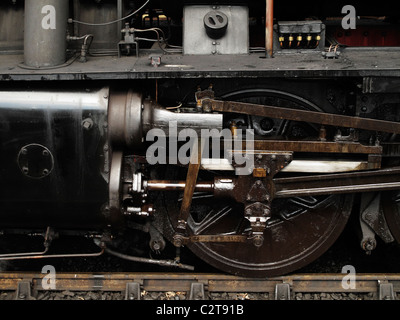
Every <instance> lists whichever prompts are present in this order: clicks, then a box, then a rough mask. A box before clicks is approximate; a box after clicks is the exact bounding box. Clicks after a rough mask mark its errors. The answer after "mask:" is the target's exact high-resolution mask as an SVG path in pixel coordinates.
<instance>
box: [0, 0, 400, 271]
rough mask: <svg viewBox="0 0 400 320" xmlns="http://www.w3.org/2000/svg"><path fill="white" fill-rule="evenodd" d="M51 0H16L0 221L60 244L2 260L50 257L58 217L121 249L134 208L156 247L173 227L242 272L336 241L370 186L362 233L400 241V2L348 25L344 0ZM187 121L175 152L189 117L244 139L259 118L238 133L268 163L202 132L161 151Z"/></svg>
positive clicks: (2, 131)
mask: <svg viewBox="0 0 400 320" xmlns="http://www.w3.org/2000/svg"><path fill="white" fill-rule="evenodd" d="M38 2H39V1H36V2H35V4H33V2H32V1H30V0H25V1H19V0H16V1H8V2H6V3H3V4H1V5H0V19H1V20H0V27H1V28H0V75H1V77H0V80H1V83H0V85H1V91H0V137H1V138H0V139H1V140H0V141H1V148H2V156H1V160H0V163H1V168H2V171H1V172H2V173H1V175H2V178H1V179H0V180H1V182H0V185H1V190H2V196H1V199H0V202H1V204H2V205H1V214H0V228H1V229H2V230H3V233H4V234H13V233H24V234H31V233H33V232H39V230H40V232H42V233H43V236H44V238H45V251H44V252H43V253H41V254H40V255H38V254H37V253H36V252H31V253H29V252H28V253H26V254H21V253H12V252H10V253H4V254H2V255H1V256H0V259H1V260H13V259H29V258H32V257H38V256H39V257H46V256H48V255H46V254H45V253H46V252H47V249H48V247H49V245H50V243H51V241H52V239H53V238H54V237H55V234H58V233H60V234H70V233H72V234H75V235H86V236H90V237H93V238H95V241H96V244H98V245H99V246H100V247H101V250H102V251H101V253H102V252H103V251H106V252H109V253H114V254H115V252H114V250H113V249H110V248H108V247H107V246H108V245H109V244H112V243H113V239H114V238H115V237H117V236H118V235H119V234H120V233H123V229H124V228H126V227H127V226H129V225H135V227H134V228H139V229H142V230H143V229H145V230H146V231H147V232H148V233H149V234H150V242H149V244H150V245H149V247H150V248H151V250H153V251H157V252H158V251H160V250H162V249H163V248H164V247H165V239H164V238H166V239H167V240H169V241H170V242H171V243H172V244H173V245H174V246H175V247H176V248H177V249H180V248H181V247H182V246H188V247H189V248H190V249H191V250H192V251H193V252H194V253H195V254H196V255H198V256H199V257H201V258H203V259H204V260H205V261H207V262H208V263H210V264H212V265H214V266H216V267H218V268H220V269H221V270H223V271H225V272H229V273H234V274H239V275H244V276H251V277H259V276H262V277H264V276H272V275H278V274H283V273H288V272H291V271H294V270H296V269H298V268H300V267H301V266H304V265H306V264H307V263H309V262H311V261H313V260H314V259H315V258H316V257H318V256H319V255H321V254H322V253H323V252H325V251H326V249H327V248H329V247H330V246H331V245H332V243H333V242H334V241H335V240H336V239H337V237H338V236H339V235H340V233H341V232H342V230H343V228H344V226H345V225H346V223H347V220H348V218H349V216H350V213H351V212H352V210H354V206H353V202H354V199H358V201H359V203H360V204H359V207H358V212H356V213H355V214H356V215H358V216H359V218H358V219H359V228H360V230H361V238H360V245H361V248H362V249H363V250H365V251H366V252H371V251H372V250H373V249H374V248H375V247H376V236H379V237H380V238H381V239H382V240H383V241H384V242H387V243H389V242H393V241H400V219H399V211H398V210H399V208H398V200H397V199H398V190H399V188H400V182H399V173H400V169H399V167H398V159H399V157H400V153H399V150H400V149H399V146H400V141H399V139H398V134H399V133H400V125H399V118H400V113H399V111H398V103H399V102H400V51H399V46H400V43H398V42H399V39H400V32H399V30H398V23H399V17H398V16H397V15H396V14H395V13H394V12H395V11H393V10H390V9H391V6H390V5H389V4H386V3H384V4H382V6H381V7H380V8H379V10H378V11H376V12H374V14H373V16H371V15H372V14H370V12H371V8H370V7H368V4H366V3H365V2H364V3H363V4H358V5H355V6H354V8H356V9H357V12H358V13H359V14H360V15H362V16H361V17H359V18H358V20H357V24H358V27H359V29H360V30H362V31H363V33H361V34H359V33H357V32H358V30H357V28H356V29H354V30H353V29H344V27H343V26H344V25H343V24H342V20H343V18H344V15H343V13H342V11H341V9H342V8H343V7H344V3H341V2H338V3H336V4H335V5H332V4H331V5H326V7H325V6H323V5H321V4H318V3H316V2H315V1H311V2H312V4H313V5H314V7H313V9H310V7H309V9H307V8H305V7H302V8H301V10H299V8H296V7H295V6H294V7H291V8H290V9H288V10H286V9H285V7H284V6H283V4H282V3H279V2H277V1H275V3H274V1H272V0H267V1H265V2H263V1H248V2H243V1H226V2H223V3H220V2H218V3H214V2H213V1H205V2H204V1H173V3H172V2H171V4H169V5H165V4H163V3H162V2H157V1H137V2H133V3H132V2H129V1H122V0H118V1H105V0H104V1H89V0H75V1H67V0H64V1H59V2H57V1H56V2H54V1H51V0H47V1H44V0H43V1H42V0H40V3H38ZM46 6H50V9H49V8H48V7H46ZM58 6H60V7H58ZM24 8H25V10H24ZM38 8H39V9H40V10H39V9H38ZM51 8H54V10H55V11H54V12H57V18H56V20H55V21H54V25H52V19H53V17H52V9H51ZM67 8H68V9H67ZM260 8H262V10H260ZM44 9H46V10H44ZM375 9H376V8H374V10H375ZM43 10H44V11H43ZM372 11H373V10H372ZM24 12H25V35H24V34H21V29H20V28H17V27H16V24H17V23H18V21H19V22H21V19H23V13H24ZM360 12H361V13H360ZM350 14H351V13H350ZM203 16H204V17H203ZM382 16H383V17H382ZM126 17H128V18H126ZM197 17H200V18H201V19H200V18H199V19H198V20H196V19H197ZM160 19H161V22H160ZM85 21H86V22H85ZM103 21H106V22H104V23H103ZM189 21H190V23H189ZM111 22H113V23H111ZM43 23H45V28H43ZM46 23H48V25H46ZM203 23H204V28H203ZM154 24H156V26H154ZM36 25H37V26H38V27H37V28H35V27H34V26H36ZM12 26H14V27H12ZM31 26H32V27H31ZM40 26H41V27H40ZM199 26H200V27H199ZM243 30H245V31H247V32H243ZM376 30H378V31H379V32H377V33H374V31H376ZM52 31H54V32H52ZM55 31H57V33H55ZM59 32H61V36H60V33H59ZM64 33H65V37H63V36H62V35H63V34H64ZM50 34H51V35H50ZM182 34H183V35H182ZM167 35H168V37H167ZM188 35H189V39H191V38H193V39H191V40H193V41H190V44H188V43H185V39H188ZM149 37H150V38H149ZM23 39H24V48H23V46H22V41H23ZM195 40H197V41H195ZM340 40H342V41H343V43H340ZM186 42H189V41H188V40H186ZM148 43H150V44H151V45H148ZM360 43H361V44H360ZM38 44H40V45H38ZM192 46H195V47H192ZM238 50H239V51H240V53H238ZM242 51H244V52H242ZM83 87H84V88H83ZM171 123H172V124H173V125H174V129H175V131H174V132H175V134H171V132H169V133H167V134H166V135H165V137H164V139H165V142H166V141H168V144H165V146H167V148H168V149H169V150H168V152H172V151H173V149H171V146H174V148H175V149H176V148H177V146H178V145H179V146H181V145H182V144H183V143H182V142H186V140H185V139H182V140H178V142H176V144H173V143H172V141H173V139H174V138H175V137H176V136H177V133H178V132H179V131H180V130H189V129H192V130H193V131H194V132H195V133H201V132H202V130H212V129H215V130H219V131H221V130H223V129H227V130H228V131H227V132H229V133H230V134H231V136H230V137H229V139H230V140H231V141H230V142H231V143H234V142H235V141H236V142H237V141H238V140H237V136H238V135H239V137H242V133H244V132H246V130H253V132H255V134H256V135H255V138H251V139H248V140H244V141H242V140H240V143H241V145H240V146H241V148H239V151H238V150H235V149H232V144H231V147H230V149H229V148H228V149H229V150H226V149H227V148H226V147H225V146H224V147H225V151H227V152H228V153H229V154H230V155H231V158H232V159H234V158H235V157H234V156H236V155H237V154H238V152H239V153H240V155H241V156H243V157H244V158H246V157H247V158H246V159H249V158H251V159H252V161H253V160H254V161H253V166H252V168H251V170H250V171H249V172H247V174H244V175H243V174H239V172H240V170H241V169H242V166H241V165H242V164H243V163H238V162H237V161H236V162H235V160H236V158H235V159H234V161H233V162H232V161H230V162H229V163H227V161H226V160H227V159H226V157H225V158H223V159H222V160H221V161H219V162H218V161H217V162H215V163H212V161H210V160H212V159H209V158H207V159H204V158H202V155H203V153H204V152H205V149H203V148H204V145H203V144H202V143H197V142H200V141H197V139H194V140H193V141H195V142H196V143H195V145H194V146H193V145H191V146H190V150H191V151H192V154H191V155H190V157H189V158H190V160H191V161H190V162H186V163H183V162H182V161H181V159H176V157H175V158H174V157H172V156H171V154H170V153H168V154H169V157H168V160H169V162H168V163H167V164H163V163H161V164H157V165H149V161H148V159H146V152H147V151H148V150H149V147H151V145H152V144H151V143H150V142H151V141H153V142H154V141H155V140H156V139H153V140H149V139H146V138H148V134H149V132H154V131H152V130H161V131H163V130H164V131H165V130H166V129H167V128H168V126H169V125H171ZM157 132H160V131H157ZM156 136H157V135H156ZM158 138H160V136H158ZM214 138H215V140H218V141H219V139H220V138H221V135H217V136H216V137H214ZM179 141H180V142H179ZM202 142H204V141H202ZM249 146H250V147H249ZM161 150H163V149H162V148H161V147H160V148H159V150H158V152H161ZM221 150H222V151H224V148H223V147H222V144H221V149H220V150H219V151H221ZM164 151H165V150H164ZM195 151H197V152H195ZM172 160H173V161H172ZM195 160H197V161H195ZM207 160H208V162H207ZM210 199H213V200H212V201H209V200H210ZM355 211H357V210H355ZM138 225H140V226H141V227H138ZM177 252H179V250H177ZM71 256H74V254H72V255H71ZM120 256H121V255H120ZM125 258H126V257H125ZM130 258H131V259H136V260H137V261H142V262H149V263H158V264H162V265H173V266H180V267H183V268H186V267H187V266H185V265H184V264H181V263H180V261H179V259H176V260H175V261H169V260H167V261H162V260H159V261H154V259H145V258H140V257H136V258H135V257H130Z"/></svg>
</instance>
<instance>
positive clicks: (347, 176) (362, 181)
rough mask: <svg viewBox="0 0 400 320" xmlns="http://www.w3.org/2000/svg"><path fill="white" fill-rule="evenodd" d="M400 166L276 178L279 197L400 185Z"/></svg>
mask: <svg viewBox="0 0 400 320" xmlns="http://www.w3.org/2000/svg"><path fill="white" fill-rule="evenodd" d="M399 174H400V168H399V167H395V168H391V169H381V170H375V171H368V172H353V173H338V174H328V175H317V176H309V177H293V178H277V179H274V182H275V187H276V194H275V197H276V198H284V197H301V196H307V195H324V194H325V195H330V194H342V193H349V192H366V191H368V192H372V191H387V190H395V189H399V188H400V182H399V180H400V179H399Z"/></svg>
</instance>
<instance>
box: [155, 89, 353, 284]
mask: <svg viewBox="0 0 400 320" xmlns="http://www.w3.org/2000/svg"><path fill="white" fill-rule="evenodd" d="M223 98H225V99H230V100H237V101H250V102H253V103H259V104H272V103H278V104H279V105H281V106H286V107H291V108H299V109H305V110H314V111H323V110H320V109H318V108H317V107H316V106H315V105H313V104H312V103H310V102H308V101H307V100H304V99H302V98H300V97H297V96H295V95H292V94H286V93H283V92H280V91H275V90H264V89H256V90H242V91H240V92H235V93H232V94H228V95H225V96H224V97H223ZM275 105H277V104H275ZM243 121H246V119H244V120H243ZM247 121H252V122H253V124H252V125H253V127H257V130H256V131H258V132H256V133H258V134H263V133H264V135H265V136H268V135H269V136H285V137H288V138H289V137H292V136H296V137H297V138H301V137H311V136H313V137H315V136H316V135H317V136H318V130H317V129H316V128H315V127H314V126H312V125H310V124H306V123H296V122H293V121H292V122H288V121H282V120H279V121H278V120H272V119H259V118H257V119H250V120H249V119H247ZM255 121H257V124H256V125H254V123H255ZM235 122H236V123H237V122H238V121H237V119H235ZM178 171H180V170H179V169H176V168H174V169H172V171H171V172H169V173H167V177H166V178H167V179H178V180H180V179H184V177H185V174H186V172H185V170H182V171H183V172H181V173H178ZM217 174H219V175H221V173H220V172H213V171H200V173H199V176H198V180H204V181H207V180H210V178H211V179H212V178H213V177H214V176H215V175H217ZM164 197H165V198H164V206H163V207H164V209H161V210H165V213H166V214H165V216H164V217H167V218H166V220H167V221H164V222H167V223H168V225H169V227H168V228H167V229H169V231H165V230H164V234H165V235H166V236H167V238H169V239H170V240H171V239H172V236H173V234H174V233H175V232H176V230H177V220H178V216H179V211H180V204H181V202H182V197H183V193H182V192H180V193H179V192H174V193H166V194H164ZM352 203H353V196H352V195H324V196H306V197H294V198H286V199H275V200H273V201H272V204H271V218H270V219H269V220H268V221H267V224H266V228H265V230H264V234H263V237H264V242H263V243H262V245H261V246H254V245H253V244H252V243H251V242H245V243H243V242H212V241H210V242H189V243H187V246H188V248H189V249H190V250H191V251H192V252H193V253H194V254H195V255H197V256H198V257H200V258H201V259H203V260H204V261H206V262H207V263H209V264H210V265H212V266H214V267H216V268H218V269H220V270H223V271H224V272H228V273H231V274H235V275H239V276H245V277H266V276H268V277H269V276H277V275H282V274H286V273H289V272H292V271H294V270H297V269H299V268H301V267H303V266H305V265H307V264H309V263H311V262H312V261H314V260H315V259H316V258H318V257H319V256H320V255H322V254H323V253H324V252H325V251H326V250H327V249H328V248H329V247H330V246H331V245H332V244H333V243H334V242H335V241H336V239H337V238H338V237H339V235H340V234H341V232H342V231H343V229H344V227H345V225H346V222H347V220H348V217H349V215H350V212H351V209H352ZM190 210H191V211H190V215H189V218H188V220H187V227H186V232H187V235H188V237H190V236H207V235H220V236H226V235H242V236H243V235H247V236H248V235H250V234H251V226H250V222H249V221H248V220H247V219H246V218H245V217H244V213H243V212H244V207H243V204H241V203H237V202H235V201H234V200H231V201H228V200H226V199H217V198H214V197H213V195H210V194H205V193H198V192H195V193H194V195H193V198H192V204H191V209H190Z"/></svg>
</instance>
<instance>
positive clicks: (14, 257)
mask: <svg viewBox="0 0 400 320" xmlns="http://www.w3.org/2000/svg"><path fill="white" fill-rule="evenodd" d="M46 251H47V250H46ZM103 253H104V249H102V250H101V251H100V252H95V253H67V254H49V255H44V254H40V255H30V254H27V255H25V256H17V255H15V254H14V255H12V254H11V255H9V256H5V257H2V258H0V261H6V260H26V259H51V258H83V257H99V256H101V255H102V254H103Z"/></svg>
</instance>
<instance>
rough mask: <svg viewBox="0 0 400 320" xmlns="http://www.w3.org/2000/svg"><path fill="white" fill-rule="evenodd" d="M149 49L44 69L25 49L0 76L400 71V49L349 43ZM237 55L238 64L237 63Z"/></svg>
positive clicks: (8, 59) (3, 62) (0, 64)
mask: <svg viewBox="0 0 400 320" xmlns="http://www.w3.org/2000/svg"><path fill="white" fill-rule="evenodd" d="M155 52H157V54H159V55H161V56H162V64H161V65H160V66H159V67H158V68H153V67H151V65H150V61H149V59H148V56H149V54H150V53H153V54H154V53H155ZM155 52H154V51H150V50H149V51H144V53H143V55H142V56H141V57H140V58H135V57H122V58H121V59H118V57H117V56H115V57H101V58H100V57H89V59H88V62H86V63H84V64H83V63H79V62H74V63H73V64H72V65H70V66H68V67H65V68H60V69H55V70H48V71H46V72H43V71H40V70H39V71H31V70H29V71H27V70H24V69H21V68H19V67H18V64H19V63H21V62H22V61H23V56H21V55H2V56H1V59H0V74H1V75H2V77H0V80H6V81H7V80H89V79H91V80H100V79H157V78H175V77H179V78H193V77H223V78H227V77H229V78H231V77H232V78H233V77H249V78H254V77H268V78H269V77H277V76H278V77H284V78H288V77H297V78H302V77H305V78H310V77H316V76H317V77H327V78H332V77H333V78H335V77H360V76H363V77H366V76H391V77H393V76H397V77H399V76H400V50H397V49H392V50H387V49H384V50H363V51H356V50H353V51H352V50H351V49H346V50H344V51H343V52H342V55H341V58H340V59H323V57H322V56H321V54H320V53H308V54H282V55H277V54H276V55H275V57H274V58H273V59H261V58H260V57H261V56H263V57H265V54H257V53H252V54H249V55H232V56H223V55H221V56H213V57H212V59H211V60H210V57H203V58H202V57H199V56H182V55H172V54H169V55H165V54H162V52H160V51H159V50H156V51H155ZM232 61H235V64H232Z"/></svg>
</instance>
